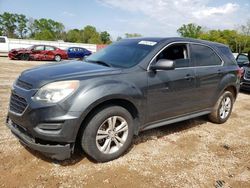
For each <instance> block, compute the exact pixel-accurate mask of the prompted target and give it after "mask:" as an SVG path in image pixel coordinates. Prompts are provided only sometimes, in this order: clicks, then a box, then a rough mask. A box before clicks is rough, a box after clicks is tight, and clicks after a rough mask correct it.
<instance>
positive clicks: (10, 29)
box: [0, 12, 250, 53]
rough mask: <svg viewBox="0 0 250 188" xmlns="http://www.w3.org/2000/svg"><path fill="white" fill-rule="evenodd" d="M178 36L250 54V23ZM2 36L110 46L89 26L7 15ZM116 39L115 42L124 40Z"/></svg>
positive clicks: (190, 28) (184, 29)
mask: <svg viewBox="0 0 250 188" xmlns="http://www.w3.org/2000/svg"><path fill="white" fill-rule="evenodd" d="M177 33H178V34H179V35H180V36H182V37H190V38H197V39H203V40H209V41H214V42H220V43H223V44H226V45H229V47H230V48H231V50H232V51H233V52H239V53H241V52H243V53H246V52H248V51H250V20H248V21H247V23H246V24H245V25H241V26H239V27H238V29H234V30H229V29H225V30H209V29H207V28H205V27H202V26H200V25H197V24H195V23H189V24H183V25H182V26H181V27H180V28H179V29H178V30H177ZM0 35H5V36H7V37H9V38H20V39H35V40H63V41H65V42H78V43H92V44H110V43H111V42H112V39H111V35H110V34H109V33H108V32H107V31H101V32H99V31H97V29H96V28H95V27H94V26H91V25H87V26H85V27H84V28H83V29H71V30H68V31H65V26H64V25H63V23H60V22H57V21H54V20H52V19H45V18H41V19H33V18H27V17H26V16H25V15H23V14H13V13H9V12H4V13H3V14H0ZM141 36H142V35H141V34H139V33H125V34H124V37H123V38H131V37H141ZM121 39H122V37H120V36H119V37H117V39H116V40H121Z"/></svg>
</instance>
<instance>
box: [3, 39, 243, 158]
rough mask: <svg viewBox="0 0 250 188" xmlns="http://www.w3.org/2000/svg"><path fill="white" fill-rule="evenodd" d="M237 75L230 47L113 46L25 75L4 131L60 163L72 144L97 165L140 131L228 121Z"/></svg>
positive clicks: (161, 42) (178, 43)
mask: <svg viewBox="0 0 250 188" xmlns="http://www.w3.org/2000/svg"><path fill="white" fill-rule="evenodd" d="M240 77H241V70H240V69H239V67H238V65H237V63H236V61H235V59H234V57H233V55H232V53H231V51H230V49H229V48H228V47H227V46H225V45H222V44H219V43H212V42H208V41H201V40H193V39H187V38H136V39H126V40H122V41H119V42H116V43H114V44H112V45H110V46H108V47H106V48H105V49H103V50H102V51H99V52H97V53H95V54H93V55H91V56H89V57H88V58H87V59H86V60H85V62H83V63H82V62H76V61H75V62H70V63H69V62H65V63H60V64H58V63H55V64H48V65H43V66H39V67H36V68H33V69H29V70H26V71H24V72H23V73H22V74H21V75H20V76H19V77H18V79H17V80H16V81H15V83H14V84H13V88H12V94H11V98H10V106H9V112H8V116H7V120H6V122H7V126H8V127H9V128H10V129H11V131H12V133H13V134H14V135H16V136H17V137H18V138H19V140H20V141H21V142H22V143H23V144H24V145H27V146H28V147H29V148H32V149H34V150H38V151H40V152H42V153H44V154H45V155H47V156H50V157H52V158H55V159H58V160H63V159H66V158H69V157H70V156H71V154H72V153H73V152H74V148H75V146H76V143H78V142H76V141H77V140H79V145H81V148H82V149H83V150H84V151H85V153H86V154H88V155H89V156H90V157H91V158H93V159H95V160H96V161H99V162H105V161H110V160H113V159H115V158H118V157H119V156H121V155H122V154H123V153H124V152H125V151H126V150H127V149H128V148H129V147H130V145H131V143H132V139H133V136H134V135H137V134H138V133H139V132H140V131H143V130H146V129H151V128H155V127H159V126H164V125H167V124H170V123H174V122H179V121H183V120H186V119H190V118H194V117H197V116H202V115H208V116H209V119H210V120H211V121H212V122H215V123H224V122H225V121H226V120H227V119H228V118H229V116H230V114H231V111H232V107H233V104H234V101H235V99H236V97H237V94H238V91H239V86H240Z"/></svg>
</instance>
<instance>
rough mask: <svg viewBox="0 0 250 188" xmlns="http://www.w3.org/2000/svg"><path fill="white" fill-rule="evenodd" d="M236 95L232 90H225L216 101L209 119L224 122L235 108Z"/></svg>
mask: <svg viewBox="0 0 250 188" xmlns="http://www.w3.org/2000/svg"><path fill="white" fill-rule="evenodd" d="M233 103H234V97H233V94H232V93H231V92H230V91H225V92H224V93H223V94H222V95H221V96H220V98H219V99H218V101H217V102H216V104H215V106H214V108H213V111H212V112H211V114H209V119H210V120H211V121H212V122H214V123H224V122H226V121H227V120H228V118H229V116H230V115H231V112H232V109H233Z"/></svg>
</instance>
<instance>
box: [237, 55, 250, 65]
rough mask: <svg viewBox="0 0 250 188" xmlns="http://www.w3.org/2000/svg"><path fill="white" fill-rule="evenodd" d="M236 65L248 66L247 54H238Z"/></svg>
mask: <svg viewBox="0 0 250 188" xmlns="http://www.w3.org/2000/svg"><path fill="white" fill-rule="evenodd" d="M236 61H237V64H238V65H239V67H244V66H247V65H248V64H249V58H248V55H247V54H238V55H237V57H236Z"/></svg>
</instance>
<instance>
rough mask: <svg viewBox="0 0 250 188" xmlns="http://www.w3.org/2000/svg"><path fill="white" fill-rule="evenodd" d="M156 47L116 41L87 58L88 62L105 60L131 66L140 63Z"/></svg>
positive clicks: (121, 65)
mask: <svg viewBox="0 0 250 188" xmlns="http://www.w3.org/2000/svg"><path fill="white" fill-rule="evenodd" d="M153 48H154V45H147V44H140V43H139V42H136V41H135V42H133V41H132V40H131V42H126V41H121V42H116V43H114V44H112V45H109V46H107V47H106V48H103V49H102V50H100V51H98V52H96V53H95V54H93V55H91V56H89V57H88V58H87V60H86V61H87V62H88V61H89V62H98V61H100V62H105V63H108V64H109V65H111V66H114V67H123V68H129V67H133V66H135V65H136V64H138V63H139V62H140V61H141V60H142V59H143V58H144V57H146V56H147V55H148V53H149V52H150V51H151V50H152V49H153Z"/></svg>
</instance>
